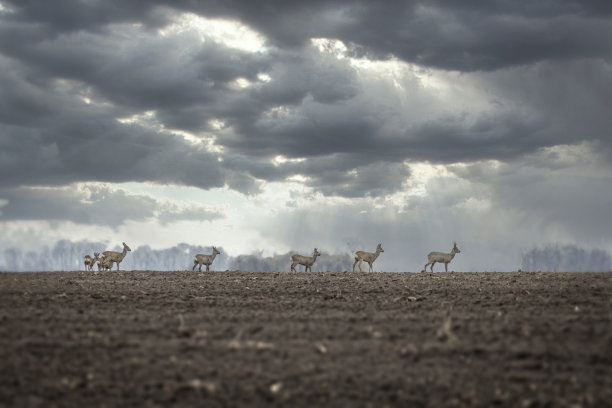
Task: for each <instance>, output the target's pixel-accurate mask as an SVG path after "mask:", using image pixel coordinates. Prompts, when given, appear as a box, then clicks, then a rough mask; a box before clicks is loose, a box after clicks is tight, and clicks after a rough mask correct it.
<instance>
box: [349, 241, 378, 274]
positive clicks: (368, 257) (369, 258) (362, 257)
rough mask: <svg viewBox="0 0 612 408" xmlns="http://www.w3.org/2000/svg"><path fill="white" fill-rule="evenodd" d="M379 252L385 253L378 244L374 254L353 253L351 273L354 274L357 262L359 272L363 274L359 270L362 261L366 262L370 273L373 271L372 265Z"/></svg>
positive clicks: (364, 252)
mask: <svg viewBox="0 0 612 408" xmlns="http://www.w3.org/2000/svg"><path fill="white" fill-rule="evenodd" d="M381 252H385V250H384V249H382V246H381V245H380V244H378V246H377V247H376V252H374V253H372V252H366V251H357V252H355V263H354V264H353V272H355V265H357V262H359V272H363V271H362V270H361V264H362V263H363V261H366V262H367V263H368V265H370V272H371V271H373V269H372V264H373V263H374V261H375V260H376V258H378V255H380V253H381Z"/></svg>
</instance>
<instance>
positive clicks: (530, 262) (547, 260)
mask: <svg viewBox="0 0 612 408" xmlns="http://www.w3.org/2000/svg"><path fill="white" fill-rule="evenodd" d="M521 269H522V270H524V271H548V272H607V271H610V270H612V258H611V257H610V254H608V252H607V251H604V250H601V249H593V250H586V249H583V248H579V247H576V246H574V245H563V246H559V245H548V246H545V247H543V248H534V249H532V250H530V251H529V252H527V253H525V254H523V262H522V266H521Z"/></svg>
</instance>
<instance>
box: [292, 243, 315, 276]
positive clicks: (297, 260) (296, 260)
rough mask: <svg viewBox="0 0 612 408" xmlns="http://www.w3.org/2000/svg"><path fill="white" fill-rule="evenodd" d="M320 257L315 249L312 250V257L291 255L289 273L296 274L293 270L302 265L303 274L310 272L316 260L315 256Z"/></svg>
mask: <svg viewBox="0 0 612 408" xmlns="http://www.w3.org/2000/svg"><path fill="white" fill-rule="evenodd" d="M319 255H321V253H320V252H319V251H317V248H315V249H314V252H313V254H312V256H304V255H297V254H296V255H291V272H297V271H296V270H295V266H296V265H298V264H299V265H304V266H305V268H304V272H308V270H310V272H312V268H311V267H312V264H314V263H315V261H316V260H317V256H319Z"/></svg>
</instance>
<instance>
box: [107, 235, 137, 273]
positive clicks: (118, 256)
mask: <svg viewBox="0 0 612 408" xmlns="http://www.w3.org/2000/svg"><path fill="white" fill-rule="evenodd" d="M128 251H131V249H130V247H129V246H127V245H126V244H125V242H124V243H123V252H116V251H104V252H102V255H104V262H103V264H104V265H106V264H108V263H109V262H110V269H112V266H113V262H115V263H117V270H119V264H120V263H121V261H123V258H125V255H127V253H128Z"/></svg>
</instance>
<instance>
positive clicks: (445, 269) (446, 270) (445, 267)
mask: <svg viewBox="0 0 612 408" xmlns="http://www.w3.org/2000/svg"><path fill="white" fill-rule="evenodd" d="M444 272H448V262H444Z"/></svg>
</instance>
